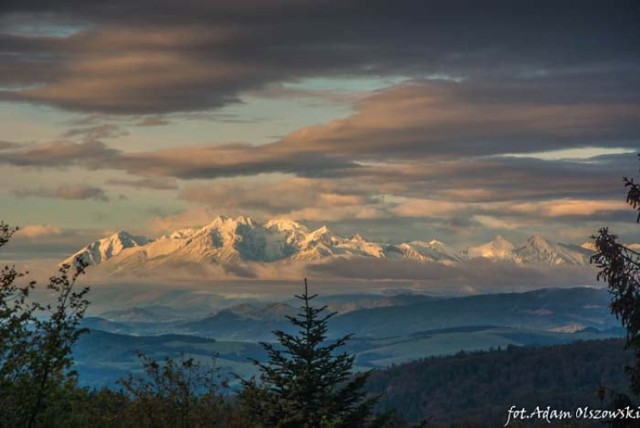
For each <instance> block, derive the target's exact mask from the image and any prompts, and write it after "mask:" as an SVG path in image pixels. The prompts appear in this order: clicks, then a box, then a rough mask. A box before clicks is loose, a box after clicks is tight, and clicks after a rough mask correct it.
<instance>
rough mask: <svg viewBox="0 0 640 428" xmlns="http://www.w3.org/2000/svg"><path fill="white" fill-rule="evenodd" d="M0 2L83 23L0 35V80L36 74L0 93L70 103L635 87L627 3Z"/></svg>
mask: <svg viewBox="0 0 640 428" xmlns="http://www.w3.org/2000/svg"><path fill="white" fill-rule="evenodd" d="M0 13H1V14H2V16H0V18H2V19H4V20H8V21H11V19H12V18H13V19H14V20H19V21H20V22H28V21H29V18H30V17H31V19H33V20H39V21H38V22H40V21H42V19H43V16H51V18H50V19H52V20H55V19H56V17H58V19H63V20H64V22H67V23H69V22H74V21H77V23H78V26H79V27H80V28H84V30H83V31H79V32H77V33H76V34H73V35H72V36H70V37H66V38H64V37H53V36H49V37H27V36H24V35H17V34H5V35H3V36H2V39H1V43H0V52H1V54H2V57H3V61H2V68H0V70H2V71H1V72H0V79H2V80H0V82H2V83H3V84H4V85H17V86H25V85H26V86H29V85H40V86H36V87H31V88H30V87H26V88H23V89H16V90H11V91H5V92H3V95H2V96H3V98H5V99H14V100H25V101H32V102H40V103H47V104H52V105H56V106H59V107H62V108H67V109H72V110H81V111H100V112H109V113H116V114H124V113H165V112H173V111H193V110H200V109H209V108H216V107H220V106H223V105H225V104H228V103H230V102H234V101H236V100H238V98H239V96H240V95H241V94H242V93H243V92H245V91H247V90H252V89H257V88H261V87H263V86H264V85H265V84H268V83H276V82H282V81H288V80H295V79H300V78H304V77H308V76H327V75H340V76H344V75H358V76H362V75H385V74H390V75H406V76H410V77H421V76H424V75H427V74H439V75H457V76H462V77H466V78H468V79H472V80H474V81H481V80H483V79H491V78H494V79H495V77H496V76H497V77H502V78H510V79H514V82H515V84H520V83H519V82H520V81H521V82H522V85H524V86H529V87H530V88H532V91H533V94H532V98H533V99H535V98H536V97H537V94H536V92H537V91H536V85H535V82H536V81H537V80H540V81H545V80H551V81H555V82H560V81H562V80H565V81H570V82H576V83H578V86H580V85H579V83H580V82H588V81H593V82H597V85H596V86H597V87H594V89H593V91H589V92H588V93H587V94H586V95H584V96H586V97H597V96H598V95H597V94H601V95H605V96H607V97H609V98H611V97H624V96H626V97H634V95H630V94H633V93H634V92H635V93H637V91H634V90H633V89H634V88H637V87H638V83H637V82H638V79H637V77H635V76H637V74H638V73H637V72H638V51H637V46H638V42H639V41H640V30H639V29H638V25H637V22H638V17H639V10H638V4H637V2H633V1H619V2H615V3H614V4H612V3H611V2H607V1H593V0H592V1H585V2H581V3H580V4H579V5H576V4H575V3H574V2H568V1H561V2H557V1H553V2H552V1H539V2H512V1H506V0H502V1H491V2H483V3H482V4H480V3H471V2H466V1H464V2H463V1H453V2H451V1H446V2H445V1H431V2H424V1H395V2H389V1H364V0H358V1H343V0H341V1H337V0H327V1H318V2H298V1H284V2H283V1H237V0H234V1H228V0H224V1H216V2H207V1H195V0H194V1H187V2H179V3H177V2H173V1H159V2H158V1H151V0H143V1H136V2H131V1H123V0H116V1H113V2H108V3H105V2H98V1H82V2H80V1H59V2H55V3H51V2H44V1H34V2H29V1H21V2H17V1H5V2H3V5H2V6H0ZM45 14H48V15H45ZM18 18H19V19H18ZM67 25H69V24H67ZM562 87H563V88H564V87H566V89H565V90H564V91H563V92H565V93H566V91H574V92H575V93H577V94H579V95H581V94H583V93H582V92H581V91H579V90H578V89H579V88H577V87H576V86H572V85H569V86H568V87H567V86H566V85H562ZM605 88H606V90H605Z"/></svg>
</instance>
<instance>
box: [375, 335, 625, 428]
mask: <svg viewBox="0 0 640 428" xmlns="http://www.w3.org/2000/svg"><path fill="white" fill-rule="evenodd" d="M623 348H624V343H623V340H616V339H611V340H601V341H587V342H578V343H573V344H570V345H557V346H549V347H542V348H531V347H522V348H520V347H514V346H509V347H507V348H506V349H502V350H494V351H490V352H474V353H467V352H461V353H458V354H457V355H455V356H450V357H444V358H428V359H423V360H419V361H414V362H411V363H407V364H402V365H399V366H395V367H392V368H389V369H386V370H376V371H374V372H373V373H372V375H371V377H370V379H369V381H368V383H367V389H368V391H369V392H370V393H374V394H382V397H381V399H380V402H379V406H378V407H379V409H380V410H386V409H395V410H396V412H397V413H398V415H399V416H400V417H401V418H404V419H406V420H408V421H411V422H418V421H420V420H423V419H428V420H429V421H430V425H429V426H447V427H448V426H483V427H484V426H496V427H498V426H504V424H505V422H506V418H507V409H509V408H510V407H511V406H512V405H515V406H516V407H517V408H521V407H525V408H527V409H530V410H533V409H535V407H536V406H540V407H541V408H546V407H547V406H551V408H552V409H560V410H571V411H575V409H576V408H577V407H584V406H589V407H590V408H592V409H607V408H608V407H607V406H608V404H607V403H606V402H605V403H602V402H601V401H600V399H599V398H598V389H599V386H600V385H605V386H607V387H609V388H612V389H614V390H616V391H620V392H626V391H627V383H628V381H627V377H626V373H625V371H624V367H625V365H629V364H631V363H632V361H633V354H632V352H628V351H624V350H623ZM541 422H543V424H542V425H541V426H548V425H545V424H544V421H541ZM465 424H467V425H465ZM474 424H475V425H474ZM531 425H532V424H526V425H525V426H531ZM585 425H587V423H586V422H585V421H579V422H578V424H577V425H571V426H585ZM595 425H597V426H601V424H600V423H596V424H595ZM514 426H518V425H514ZM551 426H561V425H560V424H557V425H551Z"/></svg>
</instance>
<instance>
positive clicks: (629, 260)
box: [591, 177, 640, 404]
mask: <svg viewBox="0 0 640 428" xmlns="http://www.w3.org/2000/svg"><path fill="white" fill-rule="evenodd" d="M623 180H624V185H625V187H626V188H627V198H626V200H627V203H628V204H629V205H630V206H631V207H632V208H633V209H635V210H636V211H638V212H639V214H638V217H637V218H636V222H639V223H640V186H639V185H638V184H637V183H635V182H634V179H633V178H627V177H624V178H623ZM592 238H593V240H594V243H595V247H596V254H595V255H593V257H592V258H591V262H592V263H594V264H596V266H597V268H598V270H599V272H598V280H601V279H602V280H604V281H606V282H607V284H608V288H609V292H610V293H611V295H612V299H611V305H610V307H611V312H612V313H613V314H614V315H615V316H616V317H617V318H618V319H619V320H620V322H621V324H622V326H623V327H625V328H626V330H627V335H626V347H627V348H631V349H633V351H634V353H635V364H634V365H633V366H630V367H627V368H626V369H627V372H628V373H629V380H630V387H631V390H632V391H633V393H634V394H640V253H638V252H636V251H633V250H632V249H630V248H628V247H626V246H624V245H623V244H621V243H620V242H619V241H618V240H619V237H618V236H617V235H615V234H613V233H611V232H610V231H609V228H607V227H603V228H601V229H600V230H599V231H598V235H597V236H594V237H592ZM604 392H605V389H603V391H602V395H604ZM612 395H614V396H615V398H616V400H617V401H618V402H619V404H625V403H626V404H628V403H629V399H628V397H626V396H624V395H623V394H617V393H615V394H612Z"/></svg>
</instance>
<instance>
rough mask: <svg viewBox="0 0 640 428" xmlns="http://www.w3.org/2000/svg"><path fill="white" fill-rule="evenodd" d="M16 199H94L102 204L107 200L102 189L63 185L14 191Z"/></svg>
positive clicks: (83, 185) (84, 185)
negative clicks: (52, 187) (54, 187)
mask: <svg viewBox="0 0 640 428" xmlns="http://www.w3.org/2000/svg"><path fill="white" fill-rule="evenodd" d="M14 194H15V195H16V196H18V197H22V198H27V197H40V198H57V199H65V200H86V199H94V200H98V201H102V202H106V201H108V200H109V197H108V196H107V194H106V192H105V191H104V189H102V188H100V187H94V186H89V185H86V184H63V185H62V186H59V187H58V188H56V189H44V188H40V189H20V190H16V191H14Z"/></svg>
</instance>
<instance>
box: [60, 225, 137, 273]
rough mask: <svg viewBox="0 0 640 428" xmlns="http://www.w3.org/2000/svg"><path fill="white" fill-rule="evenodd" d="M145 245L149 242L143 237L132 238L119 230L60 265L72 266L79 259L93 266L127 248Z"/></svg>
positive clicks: (86, 247) (82, 249)
mask: <svg viewBox="0 0 640 428" xmlns="http://www.w3.org/2000/svg"><path fill="white" fill-rule="evenodd" d="M147 243H149V240H148V239H147V238H145V237H143V236H134V235H131V234H130V233H128V232H126V231H124V230H120V231H118V232H116V233H114V234H113V235H111V236H108V237H106V238H103V239H100V240H98V241H95V242H92V243H91V244H89V245H87V246H85V247H84V248H81V249H80V250H79V251H77V252H76V253H75V254H73V255H72V256H70V257H68V258H67V259H65V260H64V261H62V264H70V265H71V264H74V263H75V261H76V259H78V258H79V259H80V260H82V261H83V262H84V263H86V264H87V265H95V264H98V263H101V262H103V261H105V260H108V259H110V258H112V257H115V256H117V255H119V254H120V253H122V252H123V251H125V250H126V249H128V248H134V247H139V246H143V245H145V244H147Z"/></svg>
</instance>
